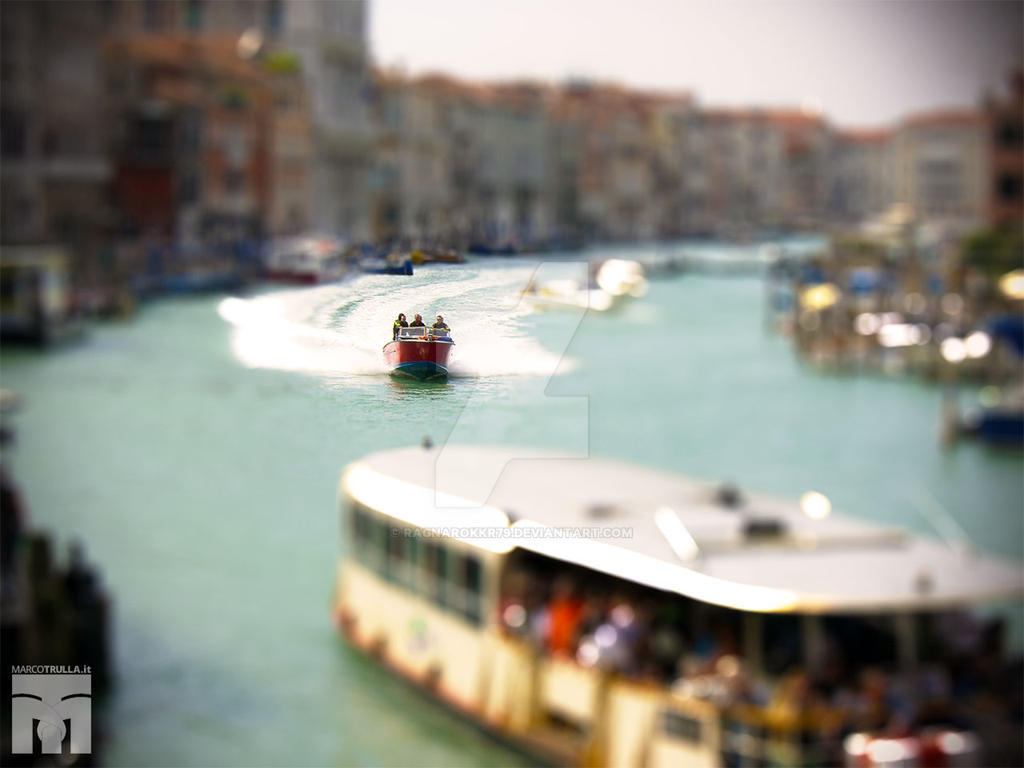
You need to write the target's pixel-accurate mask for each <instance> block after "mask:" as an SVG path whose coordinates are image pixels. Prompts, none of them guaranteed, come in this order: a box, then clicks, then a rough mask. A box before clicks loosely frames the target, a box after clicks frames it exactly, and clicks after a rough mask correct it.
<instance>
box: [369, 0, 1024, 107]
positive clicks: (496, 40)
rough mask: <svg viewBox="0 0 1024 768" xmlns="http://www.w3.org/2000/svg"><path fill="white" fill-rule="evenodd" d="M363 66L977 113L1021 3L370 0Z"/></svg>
mask: <svg viewBox="0 0 1024 768" xmlns="http://www.w3.org/2000/svg"><path fill="white" fill-rule="evenodd" d="M369 15H370V23H369V34H370V45H371V49H372V52H373V56H374V59H375V61H376V62H377V63H378V64H382V65H385V66H393V65H401V66H402V67H404V68H405V69H406V70H407V71H408V72H410V73H412V74H419V73H422V72H427V71H440V72H447V73H449V74H452V75H456V76H460V77H465V78H472V79H481V80H493V79H502V78H510V77H528V78H531V79H540V80H546V81H561V80H563V79H565V78H566V77H569V76H583V77H590V78H595V79H602V80H603V79H609V80H614V81H617V82H620V83H623V84H627V85H631V86H639V87H650V88H655V89H663V90H676V91H683V90H688V91H690V92H692V93H693V94H694V95H695V96H696V97H697V98H698V99H699V101H700V102H701V103H703V104H707V105H714V106H728V105H761V106H780V105H788V106H811V107H814V108H817V109H820V110H822V111H824V113H825V114H826V115H828V116H829V117H831V118H832V119H833V120H835V121H836V122H838V123H840V124H842V125H847V126H854V125H874V124H882V123H889V122H892V121H894V120H895V119H897V118H899V117H901V116H903V115H905V114H908V113H910V112H913V111H917V110H921V109H927V108H931V107H936V106H956V105H965V106H966V105H975V104H977V103H978V101H979V98H980V95H981V92H982V91H983V90H984V89H985V88H990V89H991V88H999V87H1002V86H1003V83H1004V82H1005V76H1006V73H1007V71H1008V70H1009V69H1010V68H1011V67H1012V66H1014V65H1016V66H1018V67H1019V66H1024V0H1009V1H1008V2H950V1H938V2H918V1H914V2H908V1H903V2H896V1H890V2H881V1H879V0H853V1H850V0H842V1H840V0H720V1H719V2H714V1H713V0H547V1H545V0H370V9H369Z"/></svg>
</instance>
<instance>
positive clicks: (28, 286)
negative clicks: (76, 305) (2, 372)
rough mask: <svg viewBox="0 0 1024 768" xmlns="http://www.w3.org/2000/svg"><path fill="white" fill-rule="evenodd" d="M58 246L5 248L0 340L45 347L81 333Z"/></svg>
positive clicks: (0, 282)
mask: <svg viewBox="0 0 1024 768" xmlns="http://www.w3.org/2000/svg"><path fill="white" fill-rule="evenodd" d="M69 283H70V276H69V266H68V257H67V253H66V252H65V251H64V249H63V248H62V247H61V246H45V245H40V246H6V247H5V248H4V254H3V262H2V264H0V287H2V291H0V337H2V338H3V340H4V341H23V342H28V343H34V344H41V345H46V344H50V343H52V342H56V341H61V340H64V339H69V338H72V337H74V336H77V335H80V334H81V333H82V330H83V328H82V323H81V321H80V319H79V318H77V317H76V316H75V313H74V311H73V307H72V297H71V291H70V288H69Z"/></svg>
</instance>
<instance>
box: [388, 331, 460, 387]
mask: <svg viewBox="0 0 1024 768" xmlns="http://www.w3.org/2000/svg"><path fill="white" fill-rule="evenodd" d="M398 330H399V333H398V338H397V339H395V340H393V341H389V342H388V343H387V344H385V345H384V362H385V363H386V364H387V365H388V368H389V370H390V373H391V375H392V376H395V377H399V378H412V379H419V380H421V381H437V380H440V379H445V378H447V377H448V356H449V355H450V354H451V351H452V347H453V346H454V345H455V342H454V341H452V338H451V336H449V335H448V331H446V330H435V329H433V328H399V329H398Z"/></svg>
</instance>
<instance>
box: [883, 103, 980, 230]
mask: <svg viewBox="0 0 1024 768" xmlns="http://www.w3.org/2000/svg"><path fill="white" fill-rule="evenodd" d="M987 133H988V132H987V130H986V123H985V120H984V118H983V116H982V114H981V113H980V112H978V111H976V110H967V109H948V110H941V111H934V112H926V113H920V114H916V115H911V116H910V117H908V118H906V119H905V120H904V121H903V122H902V123H901V124H900V125H899V127H898V128H897V129H896V132H895V136H894V140H895V147H894V150H895V156H896V178H895V182H896V195H895V199H896V202H899V203H904V204H906V205H909V206H910V207H911V208H912V209H913V211H914V213H915V215H916V216H917V217H918V218H921V219H932V220H938V221H942V222H945V223H947V224H949V225H951V226H956V227H957V228H970V227H975V226H978V225H979V224H981V223H982V222H984V221H985V220H986V218H987V216H988V203H989V194H988V188H989V184H988V179H989V177H990V171H989V161H990V157H989V143H988V140H987V139H988V137H987Z"/></svg>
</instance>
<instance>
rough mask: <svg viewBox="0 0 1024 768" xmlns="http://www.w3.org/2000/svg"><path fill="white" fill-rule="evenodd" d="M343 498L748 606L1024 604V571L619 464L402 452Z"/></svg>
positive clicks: (481, 539)
mask: <svg viewBox="0 0 1024 768" xmlns="http://www.w3.org/2000/svg"><path fill="white" fill-rule="evenodd" d="M342 488H343V490H344V491H345V492H347V494H348V495H350V496H351V497H353V498H354V499H356V500H357V501H359V502H361V503H363V504H365V505H366V506H368V507H371V508H373V509H376V510H378V511H380V512H382V513H384V514H386V515H388V516H390V517H392V518H394V519H396V520H399V521H403V522H405V523H407V524H409V525H413V526H418V527H421V528H431V529H434V530H436V531H439V532H442V533H444V534H445V535H447V536H450V537H451V538H455V539H458V540H461V541H463V542H465V543H467V544H469V545H471V546H475V547H479V548H481V549H485V550H489V551H492V552H508V551H511V550H512V549H513V548H515V547H519V548H522V549H526V550H530V551H534V552H537V553H540V554H544V555H547V556H549V557H552V558H555V559H559V560H563V561H565V562H569V563H574V564H577V565H581V566H584V567H588V568H592V569H594V570H597V571H602V572H604V573H608V574H611V575H613V576H616V577H619V578H622V579H625V580H628V581H633V582H636V583H639V584H645V585H647V586H651V587H655V588H657V589H664V590H667V591H671V592H676V593H679V594H682V595H687V596H689V597H692V598H695V599H697V600H702V601H704V602H709V603H714V604H717V605H723V606H727V607H731V608H736V609H739V610H748V611H776V612H778V611H787V612H795V611H799V612H814V613H823V612H863V611H896V610H905V609H912V610H924V609H928V608H939V607H944V606H955V605H964V604H972V603H978V602H981V601H986V600H993V599H1000V598H1006V597H1013V596H1020V595H1024V568H1022V567H1021V564H1020V563H1017V562H1013V561H1008V560H1005V559H1000V558H996V557H992V556H988V555H983V554H980V553H976V552H972V551H970V550H969V549H967V548H963V547H951V546H947V545H946V544H944V543H941V542H939V541H937V540H933V539H931V538H928V537H924V536H914V535H910V534H908V533H905V532H902V531H899V530H895V529H890V528H883V527H881V526H878V525H875V524H871V523H867V522H862V521H860V520H857V519H855V518H852V517H848V516H844V515H841V514H836V513H832V514H827V516H825V517H823V518H821V519H815V518H812V517H810V516H809V515H808V514H806V513H805V511H804V509H802V508H801V505H800V504H799V503H797V502H795V501H786V500H780V499H777V498H772V497H770V496H763V495H758V494H750V493H746V492H744V493H743V495H742V499H743V501H742V503H740V504H739V505H737V506H734V507H730V506H728V505H726V504H724V503H722V502H721V501H720V500H719V489H718V488H717V487H716V486H715V485H713V484H708V483H700V482H696V481H693V480H689V479H686V478H682V477H678V476H674V475H671V474H668V473H665V472H660V471H656V470H651V469H646V468H642V467H637V466H633V465H629V464H625V463H621V462H616V461H608V460H603V459H594V458H587V459H580V458H572V457H568V456H565V455H559V454H553V453H549V452H544V451H538V450H535V449H529V448H515V447H496V446H451V445H449V446H443V447H437V448H431V449H424V448H401V449H396V450H390V451H382V452H380V453H374V454H371V455H369V456H367V457H365V458H364V459H362V460H360V461H357V462H355V463H353V464H351V465H349V466H348V467H347V468H346V469H345V472H344V474H343V476H342ZM819 501H821V500H820V499H819ZM825 505H826V510H827V502H825ZM811 511H812V512H813V511H815V510H811ZM816 511H817V512H818V513H819V514H820V513H821V512H822V511H823V510H822V509H821V507H820V505H819V508H818V510H816Z"/></svg>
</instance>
